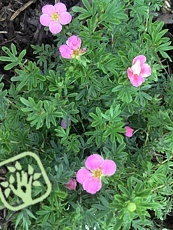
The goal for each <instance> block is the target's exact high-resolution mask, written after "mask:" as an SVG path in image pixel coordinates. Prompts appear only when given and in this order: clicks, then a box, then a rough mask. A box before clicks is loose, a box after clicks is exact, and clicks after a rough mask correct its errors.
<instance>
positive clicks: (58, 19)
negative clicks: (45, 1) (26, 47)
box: [40, 2, 72, 34]
mask: <svg viewBox="0 0 173 230" xmlns="http://www.w3.org/2000/svg"><path fill="white" fill-rule="evenodd" d="M66 11H67V8H66V6H65V4H63V3H60V2H59V3H56V4H55V5H54V6H53V5H45V6H43V8H42V13H43V14H42V15H41V16H40V23H41V24H42V25H43V26H48V27H49V30H50V32H51V33H53V34H58V33H59V32H60V31H61V30H62V25H66V24H69V23H70V22H71V20H72V16H71V15H70V13H68V12H66Z"/></svg>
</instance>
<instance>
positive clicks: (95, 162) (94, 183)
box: [76, 154, 116, 194]
mask: <svg viewBox="0 0 173 230" xmlns="http://www.w3.org/2000/svg"><path fill="white" fill-rule="evenodd" d="M85 167H86V168H81V169H79V171H78V172H77V174H76V179H77V181H78V182H79V183H80V184H82V186H83V189H84V190H85V191H87V192H88V193H91V194H95V193H96V192H98V191H99V190H100V189H101V187H102V183H101V177H102V176H104V175H106V176H112V175H113V174H114V173H115V171H116V164H115V162H114V161H112V160H104V159H103V158H102V157H101V156H100V155H99V154H93V155H91V156H89V157H88V158H87V159H86V162H85Z"/></svg>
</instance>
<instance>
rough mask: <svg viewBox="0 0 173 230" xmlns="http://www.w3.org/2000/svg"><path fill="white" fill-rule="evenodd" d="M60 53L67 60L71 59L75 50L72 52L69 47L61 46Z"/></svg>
mask: <svg viewBox="0 0 173 230" xmlns="http://www.w3.org/2000/svg"><path fill="white" fill-rule="evenodd" d="M59 51H60V53H61V56H62V57H63V58H66V59H70V58H71V56H72V54H73V50H71V49H70V48H69V47H68V46H67V45H61V46H60V47H59Z"/></svg>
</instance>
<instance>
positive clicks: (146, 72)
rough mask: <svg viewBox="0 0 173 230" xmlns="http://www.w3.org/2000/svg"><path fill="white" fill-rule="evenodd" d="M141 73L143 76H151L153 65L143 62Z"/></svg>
mask: <svg viewBox="0 0 173 230" xmlns="http://www.w3.org/2000/svg"><path fill="white" fill-rule="evenodd" d="M140 75H141V76H142V77H149V76H150V75H151V67H150V66H149V65H148V64H143V65H142V69H141V73H140Z"/></svg>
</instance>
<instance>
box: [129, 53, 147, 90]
mask: <svg viewBox="0 0 173 230" xmlns="http://www.w3.org/2000/svg"><path fill="white" fill-rule="evenodd" d="M145 62H146V57H145V56H144V55H138V56H136V57H135V58H134V59H133V62H132V64H133V65H132V67H129V68H128V69H127V75H128V78H129V79H130V82H131V84H132V85H133V86H135V87H138V86H140V85H141V84H142V83H143V82H144V81H145V78H146V77H148V76H150V75H151V67H150V66H149V65H148V64H146V63H145Z"/></svg>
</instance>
